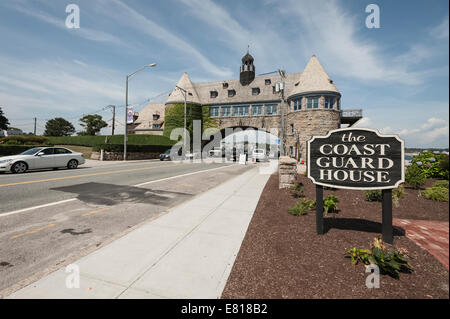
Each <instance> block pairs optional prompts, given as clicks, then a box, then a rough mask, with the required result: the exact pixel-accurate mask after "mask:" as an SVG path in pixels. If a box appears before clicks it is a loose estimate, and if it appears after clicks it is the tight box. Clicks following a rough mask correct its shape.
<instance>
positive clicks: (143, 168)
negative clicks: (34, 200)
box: [0, 164, 184, 187]
mask: <svg viewBox="0 0 450 319" xmlns="http://www.w3.org/2000/svg"><path fill="white" fill-rule="evenodd" d="M181 165H184V164H173V165H161V166H150V167H141V168H132V169H123V170H119V171H109V172H100V173H91V174H83V175H73V176H65V177H54V178H47V179H38V180H34V181H25V182H16V183H9V184H0V187H7V186H16V185H24V184H34V183H43V182H52V181H60V180H65V179H73V178H81V177H89V176H99V175H112V174H118V173H128V172H136V171H144V170H150V169H155V168H164V167H175V166H181Z"/></svg>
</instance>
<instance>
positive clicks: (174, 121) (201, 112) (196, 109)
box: [163, 103, 218, 143]
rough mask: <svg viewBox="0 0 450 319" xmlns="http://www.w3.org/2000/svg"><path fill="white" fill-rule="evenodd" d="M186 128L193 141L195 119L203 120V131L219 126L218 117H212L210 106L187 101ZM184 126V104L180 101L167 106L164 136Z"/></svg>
mask: <svg viewBox="0 0 450 319" xmlns="http://www.w3.org/2000/svg"><path fill="white" fill-rule="evenodd" d="M186 113H187V116H186V128H187V130H188V132H189V135H190V137H191V143H192V136H193V135H192V133H193V128H194V124H193V121H194V120H201V121H202V132H203V131H204V130H205V129H207V128H211V127H216V128H217V127H218V123H217V119H214V118H211V117H210V115H209V107H207V106H204V107H202V106H201V105H197V104H192V103H187V105H186ZM183 127H184V104H182V103H178V104H174V105H171V106H169V107H167V108H166V113H165V116H164V133H163V134H164V136H167V137H169V138H170V133H171V132H172V130H173V129H174V128H183Z"/></svg>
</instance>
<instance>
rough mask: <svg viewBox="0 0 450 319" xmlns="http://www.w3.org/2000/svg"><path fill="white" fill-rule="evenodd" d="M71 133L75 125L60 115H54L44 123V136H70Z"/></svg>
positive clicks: (73, 131)
mask: <svg viewBox="0 0 450 319" xmlns="http://www.w3.org/2000/svg"><path fill="white" fill-rule="evenodd" d="M73 133H75V127H73V125H72V123H70V122H69V121H67V120H65V119H63V118H62V117H55V118H54V119H51V120H48V121H47V123H45V132H44V136H70V135H72V134H73Z"/></svg>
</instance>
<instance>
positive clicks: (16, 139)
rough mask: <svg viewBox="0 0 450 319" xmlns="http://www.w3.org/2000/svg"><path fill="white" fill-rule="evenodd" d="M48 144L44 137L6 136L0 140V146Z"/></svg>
mask: <svg viewBox="0 0 450 319" xmlns="http://www.w3.org/2000/svg"><path fill="white" fill-rule="evenodd" d="M48 142H49V140H48V138H47V137H44V136H7V137H2V138H0V145H42V144H47V143H48Z"/></svg>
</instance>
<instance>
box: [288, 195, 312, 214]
mask: <svg viewBox="0 0 450 319" xmlns="http://www.w3.org/2000/svg"><path fill="white" fill-rule="evenodd" d="M315 206H316V203H315V202H314V201H311V200H309V199H306V198H301V199H299V200H298V201H297V203H295V205H294V206H292V207H291V208H289V210H288V211H289V214H291V215H294V216H298V215H306V214H307V213H308V210H310V209H311V208H313V207H315Z"/></svg>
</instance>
